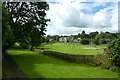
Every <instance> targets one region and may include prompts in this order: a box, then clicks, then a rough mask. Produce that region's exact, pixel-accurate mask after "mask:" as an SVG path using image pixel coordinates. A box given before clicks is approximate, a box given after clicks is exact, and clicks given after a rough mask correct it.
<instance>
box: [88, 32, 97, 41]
mask: <svg viewBox="0 0 120 80" xmlns="http://www.w3.org/2000/svg"><path fill="white" fill-rule="evenodd" d="M97 34H98V32H97V31H96V32H91V33H89V36H90V38H91V39H94V38H95V36H96V35H97Z"/></svg>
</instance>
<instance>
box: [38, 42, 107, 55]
mask: <svg viewBox="0 0 120 80" xmlns="http://www.w3.org/2000/svg"><path fill="white" fill-rule="evenodd" d="M106 46H107V45H99V46H95V45H82V44H69V43H67V44H64V43H53V44H43V45H42V46H39V47H40V48H41V47H42V48H46V50H48V51H56V52H63V53H66V54H78V55H79V54H80V55H98V54H103V53H104V48H105V47H106ZM87 48H88V49H87ZM94 48H96V49H94Z"/></svg>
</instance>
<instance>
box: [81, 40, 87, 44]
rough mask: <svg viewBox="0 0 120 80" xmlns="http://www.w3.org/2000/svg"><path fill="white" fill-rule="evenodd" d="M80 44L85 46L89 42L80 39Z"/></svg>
mask: <svg viewBox="0 0 120 80" xmlns="http://www.w3.org/2000/svg"><path fill="white" fill-rule="evenodd" d="M81 44H83V45H87V44H89V40H88V39H82V40H81Z"/></svg>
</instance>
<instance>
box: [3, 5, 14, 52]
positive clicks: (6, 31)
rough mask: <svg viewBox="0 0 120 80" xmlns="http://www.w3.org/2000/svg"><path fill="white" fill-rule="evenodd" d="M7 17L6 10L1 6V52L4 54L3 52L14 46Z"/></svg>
mask: <svg viewBox="0 0 120 80" xmlns="http://www.w3.org/2000/svg"><path fill="white" fill-rule="evenodd" d="M8 17H9V15H8V12H7V9H6V8H5V7H4V5H3V6H2V27H3V28H2V51H3V53H5V51H6V50H7V49H8V48H10V47H11V46H13V44H14V42H15V41H14V34H13V32H12V29H11V27H10V25H9V19H8Z"/></svg>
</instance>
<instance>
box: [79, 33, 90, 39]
mask: <svg viewBox="0 0 120 80" xmlns="http://www.w3.org/2000/svg"><path fill="white" fill-rule="evenodd" d="M80 37H81V39H89V38H90V37H89V35H88V34H86V33H85V31H82V33H81V35H80Z"/></svg>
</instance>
